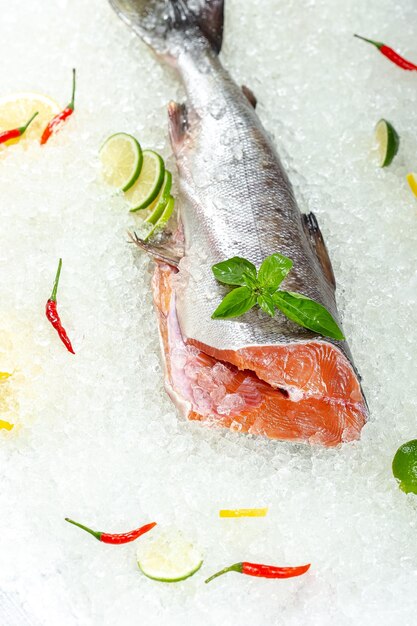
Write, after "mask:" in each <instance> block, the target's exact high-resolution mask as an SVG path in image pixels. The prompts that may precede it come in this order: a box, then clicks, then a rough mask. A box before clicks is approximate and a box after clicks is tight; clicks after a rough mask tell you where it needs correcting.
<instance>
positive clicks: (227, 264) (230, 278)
mask: <svg viewBox="0 0 417 626" xmlns="http://www.w3.org/2000/svg"><path fill="white" fill-rule="evenodd" d="M211 269H212V271H213V274H214V276H215V277H216V279H217V280H218V281H219V282H220V283H225V284H226V285H245V284H246V283H245V280H244V278H243V274H244V273H245V274H247V275H249V276H252V277H253V278H256V267H255V266H254V265H253V264H252V263H250V262H249V261H247V260H246V259H242V258H241V257H240V256H234V257H232V258H231V259H227V261H221V262H220V263H216V265H213V266H212V268H211Z"/></svg>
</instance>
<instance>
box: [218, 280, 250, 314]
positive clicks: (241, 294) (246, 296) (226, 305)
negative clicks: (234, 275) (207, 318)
mask: <svg viewBox="0 0 417 626" xmlns="http://www.w3.org/2000/svg"><path fill="white" fill-rule="evenodd" d="M255 304H256V295H255V294H254V293H253V292H252V291H251V289H249V288H248V287H237V288H236V289H233V290H232V291H231V292H230V293H228V294H227V296H225V297H224V298H223V300H222V301H221V302H220V304H219V306H218V307H217V309H216V310H215V311H214V313H213V315H212V316H211V318H212V319H213V320H219V319H228V318H230V317H239V315H243V313H246V311H249V309H251V308H252V307H253V306H254V305H255Z"/></svg>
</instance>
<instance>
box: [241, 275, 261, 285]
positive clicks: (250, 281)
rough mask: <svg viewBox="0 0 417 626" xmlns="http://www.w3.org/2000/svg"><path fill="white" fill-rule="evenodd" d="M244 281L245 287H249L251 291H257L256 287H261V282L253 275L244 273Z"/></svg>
mask: <svg viewBox="0 0 417 626" xmlns="http://www.w3.org/2000/svg"><path fill="white" fill-rule="evenodd" d="M242 280H243V283H244V287H249V289H256V287H259V282H258V281H257V279H256V278H254V277H253V275H252V274H248V273H247V272H243V274H242Z"/></svg>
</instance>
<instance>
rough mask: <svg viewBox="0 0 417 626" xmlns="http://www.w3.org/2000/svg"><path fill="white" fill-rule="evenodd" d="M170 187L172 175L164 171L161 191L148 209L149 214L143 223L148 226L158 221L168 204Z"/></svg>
mask: <svg viewBox="0 0 417 626" xmlns="http://www.w3.org/2000/svg"><path fill="white" fill-rule="evenodd" d="M171 186H172V174H171V172H168V170H165V175H164V182H163V183H162V187H161V191H160V192H159V194H158V195H157V197H156V198H155V200H154V201H153V202H152V204H151V206H150V207H149V211H150V213H149V215H148V217H147V218H146V220H145V222H149V223H150V224H156V222H157V221H158V220H159V218H160V217H161V215H162V213H163V212H164V208H165V206H166V204H167V202H168V199H169V194H170V191H171Z"/></svg>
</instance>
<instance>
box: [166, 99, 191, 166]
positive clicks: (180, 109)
mask: <svg viewBox="0 0 417 626" xmlns="http://www.w3.org/2000/svg"><path fill="white" fill-rule="evenodd" d="M168 119H169V136H170V139H171V145H172V149H173V151H174V153H175V154H177V153H178V151H179V149H180V148H181V147H182V145H183V142H184V138H185V136H186V134H187V130H188V111H187V105H186V104H179V103H178V102H174V101H171V102H170V103H169V104H168Z"/></svg>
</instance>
